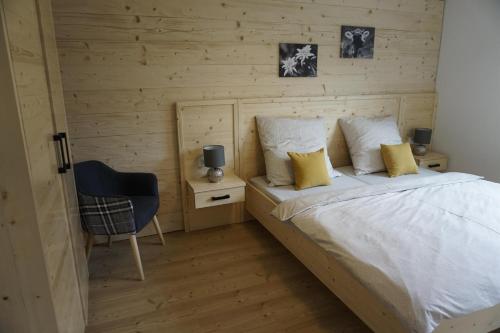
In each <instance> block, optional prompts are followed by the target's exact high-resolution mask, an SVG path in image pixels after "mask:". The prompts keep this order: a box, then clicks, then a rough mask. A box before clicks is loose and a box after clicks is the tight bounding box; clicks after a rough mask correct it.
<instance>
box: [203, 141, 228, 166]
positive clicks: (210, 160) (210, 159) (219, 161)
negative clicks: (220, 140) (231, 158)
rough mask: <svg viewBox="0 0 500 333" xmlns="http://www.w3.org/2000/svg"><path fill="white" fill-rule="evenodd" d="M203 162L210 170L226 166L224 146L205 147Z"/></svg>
mask: <svg viewBox="0 0 500 333" xmlns="http://www.w3.org/2000/svg"><path fill="white" fill-rule="evenodd" d="M203 160H204V161H205V166H206V167H208V168H220V167H221V166H224V164H226V160H225V159H224V146H222V145H207V146H204V147H203Z"/></svg>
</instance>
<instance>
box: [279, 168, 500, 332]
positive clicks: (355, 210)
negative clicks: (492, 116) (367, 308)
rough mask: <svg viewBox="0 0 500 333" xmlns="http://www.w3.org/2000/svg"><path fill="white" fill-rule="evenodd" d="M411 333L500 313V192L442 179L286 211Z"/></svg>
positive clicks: (310, 201)
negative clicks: (489, 311)
mask: <svg viewBox="0 0 500 333" xmlns="http://www.w3.org/2000/svg"><path fill="white" fill-rule="evenodd" d="M273 215H274V216H276V217H277V218H279V219H280V220H282V221H285V220H289V219H291V221H292V223H294V224H295V225H296V226H297V227H298V228H299V229H300V230H302V231H303V232H304V233H305V234H307V235H308V236H309V237H311V238H312V239H313V240H314V241H315V242H317V243H318V244H319V245H320V246H322V247H323V248H324V249H326V250H327V251H329V252H331V253H332V254H333V255H334V256H335V257H336V258H337V259H338V260H339V261H340V262H341V263H343V264H344V265H345V267H346V268H347V269H348V270H350V271H351V272H352V273H353V274H354V276H356V277H357V278H358V279H359V280H360V281H361V282H362V283H363V284H364V285H365V286H366V287H367V288H369V289H370V290H371V291H372V292H374V293H376V294H377V295H378V297H380V298H381V299H382V300H383V301H384V302H386V303H387V304H389V306H391V307H392V308H393V309H394V311H395V313H396V314H397V315H398V317H399V318H400V319H401V321H402V322H403V324H404V325H406V326H407V327H408V330H409V331H411V332H418V333H428V332H432V331H433V330H434V329H435V328H436V327H437V326H438V325H439V322H440V321H441V320H442V319H447V318H455V317H459V316H462V315H465V314H469V313H472V312H474V311H478V310H482V309H485V308H488V307H491V306H494V305H496V304H500V184H496V183H492V182H488V181H485V180H482V179H481V178H480V177H478V176H473V175H468V174H461V173H446V174H440V175H436V176H430V177H425V178H422V179H412V180H409V181H405V182H401V183H397V184H394V183H393V184H381V185H367V186H361V187H358V188H353V189H347V190H338V191H331V192H328V193H321V194H316V195H311V196H306V197H300V198H296V199H290V200H286V201H284V202H282V203H281V204H280V205H278V206H277V207H276V209H275V210H274V211H273Z"/></svg>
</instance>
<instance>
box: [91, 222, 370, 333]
mask: <svg viewBox="0 0 500 333" xmlns="http://www.w3.org/2000/svg"><path fill="white" fill-rule="evenodd" d="M139 247H140V250H141V254H142V259H143V264H144V271H145V274H146V281H144V282H140V281H137V280H135V279H136V278H137V273H136V270H135V266H134V261H133V257H132V254H131V251H130V245H129V242H128V241H121V242H116V243H113V246H112V248H111V249H108V248H107V247H104V246H96V247H95V248H94V249H93V253H92V257H91V260H90V274H91V275H90V313H89V325H88V329H87V333H98V332H99V333H104V332H106V333H153V332H155V333H156V332H158V333H160V332H161V333H169V332H172V333H184V332H233V333H236V332H308V333H310V332H311V333H314V332H345V333H347V332H370V330H369V329H368V328H367V327H366V326H365V325H364V324H363V323H362V322H361V321H360V320H359V319H358V318H356V316H355V315H354V314H353V313H352V312H351V311H350V310H349V309H348V308H347V307H346V306H344V305H343V304H342V302H340V300H339V299H338V298H336V297H335V296H334V295H333V294H332V293H331V292H330V291H329V290H328V289H327V288H326V287H324V286H323V285H322V283H321V282H320V281H319V280H317V279H316V278H315V277H314V276H313V275H312V274H311V273H310V272H309V271H308V270H307V269H306V268H304V266H303V265H302V264H301V263H300V262H299V261H298V260H296V259H295V257H293V256H292V255H291V254H290V253H289V252H288V251H287V250H286V249H285V248H284V247H283V246H281V244H280V243H279V242H278V241H276V240H275V239H274V238H273V237H272V236H271V235H270V234H269V233H268V232H267V231H266V230H265V229H264V228H263V227H261V226H260V224H258V223H257V222H248V223H243V224H237V225H232V226H227V227H220V228H215V229H210V230H203V231H196V232H191V233H184V232H176V233H169V234H168V235H167V246H166V247H162V246H161V245H160V242H159V240H158V238H157V237H153V236H151V237H146V238H142V239H140V240H139Z"/></svg>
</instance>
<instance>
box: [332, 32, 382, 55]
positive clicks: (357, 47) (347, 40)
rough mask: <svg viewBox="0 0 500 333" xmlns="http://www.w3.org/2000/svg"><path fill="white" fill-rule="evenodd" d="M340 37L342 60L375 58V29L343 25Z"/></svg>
mask: <svg viewBox="0 0 500 333" xmlns="http://www.w3.org/2000/svg"><path fill="white" fill-rule="evenodd" d="M340 36H341V38H340V40H341V44H340V57H341V58H365V59H372V58H373V48H374V46H375V28H369V27H354V26H348V25H343V26H342V28H341V30H340Z"/></svg>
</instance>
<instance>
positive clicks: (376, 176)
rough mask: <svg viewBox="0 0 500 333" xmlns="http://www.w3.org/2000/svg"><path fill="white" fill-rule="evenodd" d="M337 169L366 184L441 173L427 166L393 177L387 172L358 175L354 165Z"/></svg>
mask: <svg viewBox="0 0 500 333" xmlns="http://www.w3.org/2000/svg"><path fill="white" fill-rule="evenodd" d="M336 170H337V171H339V172H340V173H342V174H343V175H345V176H348V177H353V178H355V179H357V180H359V181H361V182H363V183H365V184H370V185H375V184H382V183H400V182H402V181H407V180H408V179H417V178H423V177H428V176H434V175H439V172H437V171H434V170H430V169H426V168H419V169H418V174H411V175H403V176H399V177H393V178H390V177H389V175H388V174H387V172H377V173H369V174H366V175H359V176H356V175H355V173H354V168H353V167H352V166H345V167H340V168H336Z"/></svg>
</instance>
